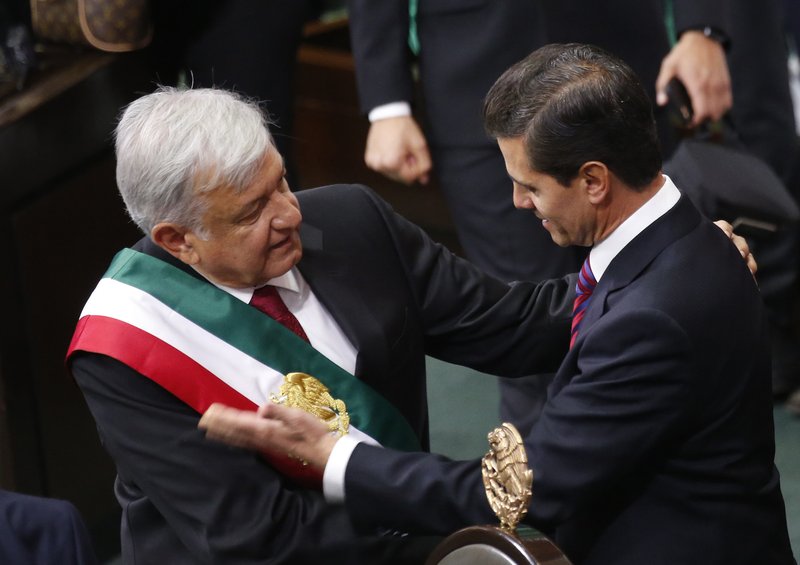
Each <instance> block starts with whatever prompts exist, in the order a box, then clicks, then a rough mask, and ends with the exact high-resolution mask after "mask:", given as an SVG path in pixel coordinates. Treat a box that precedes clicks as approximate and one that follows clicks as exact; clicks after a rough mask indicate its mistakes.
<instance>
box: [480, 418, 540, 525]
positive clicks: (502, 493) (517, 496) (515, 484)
mask: <svg viewBox="0 0 800 565" xmlns="http://www.w3.org/2000/svg"><path fill="white" fill-rule="evenodd" d="M488 440H489V452H488V453H487V454H486V455H484V456H483V459H482V460H481V473H482V475H483V486H484V488H485V489H486V497H487V498H488V499H489V506H491V507H492V510H494V513H495V515H497V517H498V519H499V520H500V527H501V528H502V529H503V530H505V531H507V532H509V533H512V534H513V533H514V531H515V530H516V529H517V524H519V522H520V520H522V518H524V517H525V514H527V513H528V505H529V504H530V501H531V495H532V490H531V486H532V485H533V471H531V470H530V469H529V468H528V456H527V454H526V453H525V445H524V444H523V443H522V437H521V436H520V435H519V432H518V431H517V428H515V427H514V425H513V424H508V423H504V424H502V425H501V426H500V427H499V428H495V429H494V430H492V431H491V432H489V435H488Z"/></svg>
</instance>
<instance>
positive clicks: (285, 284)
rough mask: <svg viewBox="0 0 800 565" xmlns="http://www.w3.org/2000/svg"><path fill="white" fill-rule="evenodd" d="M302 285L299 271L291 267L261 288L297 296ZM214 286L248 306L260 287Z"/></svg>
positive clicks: (302, 281) (215, 284)
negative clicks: (294, 293) (280, 289)
mask: <svg viewBox="0 0 800 565" xmlns="http://www.w3.org/2000/svg"><path fill="white" fill-rule="evenodd" d="M304 283H305V281H304V280H303V277H302V276H301V275H300V271H298V270H297V267H292V268H291V269H289V270H288V271H286V272H285V273H284V274H282V275H281V276H279V277H275V278H274V279H270V280H268V281H267V283H266V284H264V285H261V286H266V285H272V286H276V287H278V288H283V289H286V290H288V291H291V292H296V293H298V294H299V293H300V292H301V291H302V289H303V284H304ZM214 286H216V287H217V288H219V289H220V290H224V291H225V292H227V293H228V294H230V295H232V296H234V297H236V298H238V299H239V300H241V301H242V302H245V303H247V304H249V303H250V299H251V298H253V292H255V290H256V288H261V287H251V288H233V287H230V286H225V285H221V284H217V283H214Z"/></svg>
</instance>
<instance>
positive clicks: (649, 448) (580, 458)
mask: <svg viewBox="0 0 800 565" xmlns="http://www.w3.org/2000/svg"><path fill="white" fill-rule="evenodd" d="M764 328H765V316H764V313H763V308H762V304H761V301H760V297H759V295H758V291H757V288H756V285H755V283H754V281H753V280H752V277H751V276H750V274H749V273H748V272H747V269H746V268H745V267H744V264H743V262H742V261H741V258H740V257H739V256H738V254H737V252H736V250H735V249H734V248H733V246H732V245H731V244H730V242H728V241H726V238H725V237H724V236H723V235H722V234H721V233H720V232H719V230H718V229H717V228H716V227H714V226H713V225H711V224H710V223H709V222H707V221H706V220H701V218H700V215H699V213H698V212H697V210H696V209H695V208H694V207H693V206H692V205H691V204H690V203H689V201H688V200H687V199H686V198H682V199H681V200H680V201H679V203H678V204H677V205H676V206H675V207H674V208H673V209H672V210H671V211H669V212H668V213H667V214H666V215H664V216H663V217H662V218H660V219H659V220H657V221H656V222H655V223H654V224H653V225H651V226H650V227H648V228H647V229H646V230H645V231H644V232H642V233H641V234H640V235H639V236H638V237H637V238H635V239H634V240H633V241H632V242H631V243H630V244H628V245H627V246H626V247H625V249H623V250H622V252H621V253H620V254H619V255H618V256H617V257H616V258H615V259H614V260H613V261H612V263H611V265H610V266H609V268H608V270H607V271H606V272H605V274H604V275H603V277H602V279H601V280H600V282H599V284H598V285H597V288H596V289H595V292H594V296H593V297H592V302H591V304H590V306H589V307H588V309H587V313H586V316H585V318H584V320H583V322H582V325H581V331H580V334H579V337H578V339H577V341H576V343H575V345H574V347H573V348H572V349H571V350H570V352H569V353H568V354H567V357H566V358H565V360H564V363H563V364H562V365H561V367H560V369H559V370H558V373H557V374H556V377H555V380H554V382H553V384H552V385H551V387H550V389H549V391H548V392H549V395H548V396H549V398H548V402H547V404H546V405H545V408H544V411H543V413H542V417H541V420H540V421H539V423H538V424H537V425H536V426H534V428H533V430H532V431H531V433H530V435H529V436H528V437H527V438H526V440H525V443H526V447H527V450H528V456H529V461H530V463H531V466H532V468H533V475H534V480H533V499H532V502H531V507H530V511H529V515H528V520H529V521H530V522H531V523H532V524H533V525H535V526H537V527H539V528H540V529H543V530H545V531H547V532H551V533H553V534H554V535H555V538H556V540H557V542H558V544H559V546H560V547H561V548H562V549H563V550H564V551H565V553H566V554H567V556H568V557H570V558H571V559H572V560H573V561H574V562H575V563H576V564H593V565H594V564H598V565H599V564H601V563H603V564H604V563H614V564H615V565H628V564H630V565H634V564H637V565H641V564H643V563H646V564H648V565H659V564H664V565H666V564H674V563H681V564H682V565H690V564H694V563H696V564H698V565H699V564H701V563H702V564H704V565H709V564H720V565H722V564H725V565H731V564H742V565H744V564H749V563H763V564H765V565H770V564H788V563H794V560H793V558H792V557H791V551H790V548H789V541H788V535H787V530H786V519H785V511H784V505H783V499H782V497H781V492H780V488H779V477H778V472H777V470H776V469H775V467H774V464H773V457H774V437H773V425H772V402H771V393H770V387H771V381H770V358H769V348H768V342H767V339H766V337H765V330H764ZM345 492H346V506H347V508H348V510H349V511H350V513H351V515H352V516H353V519H354V520H357V521H359V522H363V523H381V524H384V525H386V526H390V527H396V528H401V529H405V530H408V531H429V532H438V533H446V532H448V531H452V530H453V529H455V528H458V527H462V526H464V525H467V524H474V523H487V522H494V521H495V520H493V519H492V513H491V512H490V510H489V507H488V503H487V502H486V497H485V495H484V492H483V486H482V483H481V476H480V470H479V464H478V462H477V461H472V462H448V461H445V460H444V459H442V458H438V457H435V456H429V455H427V456H426V455H419V454H399V453H396V452H392V451H390V450H383V449H380V448H371V447H369V446H366V445H359V446H358V447H357V448H356V450H355V451H354V453H353V456H352V458H351V460H350V463H349V466H348V469H347V474H346V488H345ZM385 508H392V512H389V513H386V512H385V511H383V509H385Z"/></svg>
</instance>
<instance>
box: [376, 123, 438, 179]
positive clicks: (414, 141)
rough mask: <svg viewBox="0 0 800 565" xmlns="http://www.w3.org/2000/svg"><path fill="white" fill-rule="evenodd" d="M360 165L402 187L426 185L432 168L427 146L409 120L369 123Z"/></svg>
mask: <svg viewBox="0 0 800 565" xmlns="http://www.w3.org/2000/svg"><path fill="white" fill-rule="evenodd" d="M364 162H365V163H366V164H367V166H368V167H369V168H370V169H372V170H374V171H377V172H379V173H381V174H383V175H385V176H387V177H389V178H391V179H393V180H396V181H398V182H402V183H405V184H411V183H413V182H419V183H421V184H427V182H428V180H429V178H430V171H431V166H432V163H431V156H430V152H429V151H428V143H427V141H426V140H425V136H424V135H423V133H422V130H421V129H420V128H419V126H418V125H417V123H416V122H415V121H414V119H413V118H412V117H411V116H399V117H396V118H387V119H383V120H378V121H376V122H373V123H372V125H371V126H370V129H369V134H368V135H367V147H366V150H365V152H364Z"/></svg>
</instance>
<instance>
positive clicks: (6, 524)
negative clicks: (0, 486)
mask: <svg viewBox="0 0 800 565" xmlns="http://www.w3.org/2000/svg"><path fill="white" fill-rule="evenodd" d="M0 563H7V564H8V565H26V564H31V565H97V558H96V557H95V554H94V550H93V549H92V543H91V540H90V539H89V534H88V533H87V531H86V526H85V525H84V523H83V519H82V518H81V515H80V513H79V512H78V510H77V509H76V508H75V507H74V506H73V505H72V504H70V503H69V502H67V501H65V500H55V499H51V498H42V497H38V496H28V495H24V494H16V493H13V492H8V491H5V490H0Z"/></svg>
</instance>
